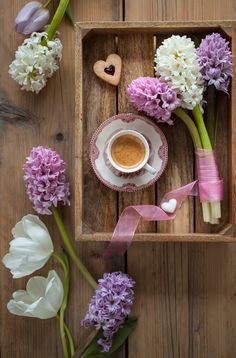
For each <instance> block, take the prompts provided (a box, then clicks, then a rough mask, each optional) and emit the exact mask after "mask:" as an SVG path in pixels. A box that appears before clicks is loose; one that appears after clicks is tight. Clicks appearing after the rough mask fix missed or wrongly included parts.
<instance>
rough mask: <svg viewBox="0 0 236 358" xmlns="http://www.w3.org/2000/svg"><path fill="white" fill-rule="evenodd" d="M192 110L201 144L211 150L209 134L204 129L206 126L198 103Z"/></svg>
mask: <svg viewBox="0 0 236 358" xmlns="http://www.w3.org/2000/svg"><path fill="white" fill-rule="evenodd" d="M192 112H193V116H194V118H195V122H196V125H197V128H198V132H199V134H200V137H201V141H202V146H203V148H204V149H209V150H211V149H212V145H211V141H210V138H209V135H208V133H207V130H206V126H205V123H204V120H203V116H202V112H201V109H200V106H199V104H198V105H196V106H195V107H194V108H193V111H192Z"/></svg>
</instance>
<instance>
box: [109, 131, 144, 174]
mask: <svg viewBox="0 0 236 358" xmlns="http://www.w3.org/2000/svg"><path fill="white" fill-rule="evenodd" d="M145 154H146V150H145V146H144V144H143V142H142V141H141V140H140V139H139V138H137V137H135V136H134V135H130V134H124V135H123V136H120V137H118V138H117V139H116V140H115V141H114V143H113V144H112V146H111V156H112V159H113V160H114V162H115V163H116V164H117V165H119V166H120V167H123V168H127V169H129V168H134V167H136V166H138V165H139V164H140V163H142V161H143V160H144V158H145Z"/></svg>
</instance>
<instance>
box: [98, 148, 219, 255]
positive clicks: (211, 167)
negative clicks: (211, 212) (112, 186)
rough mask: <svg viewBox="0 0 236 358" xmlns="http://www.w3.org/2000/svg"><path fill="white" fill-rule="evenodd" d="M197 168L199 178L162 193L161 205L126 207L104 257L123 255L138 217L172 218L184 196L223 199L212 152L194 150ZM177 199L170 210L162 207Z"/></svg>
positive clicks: (203, 199)
mask: <svg viewBox="0 0 236 358" xmlns="http://www.w3.org/2000/svg"><path fill="white" fill-rule="evenodd" d="M196 158H197V169H198V176H199V180H196V181H194V182H192V183H190V184H187V185H185V186H182V187H180V188H178V189H176V190H173V191H170V192H168V193H166V194H165V195H164V197H163V198H162V200H161V203H160V207H159V206H155V205H135V206H128V207H127V208H125V209H124V210H123V212H122V213H121V215H120V218H119V221H118V223H117V225H116V228H115V230H114V232H113V235H112V239H111V242H110V244H109V245H108V247H107V249H106V250H105V253H104V256H105V257H110V256H113V255H122V254H124V253H125V251H126V250H127V249H128V247H129V246H130V244H131V242H132V240H133V237H134V234H135V231H136V229H137V227H138V224H139V221H140V219H141V218H143V219H144V220H147V221H164V220H173V219H175V217H176V214H177V211H178V210H179V209H180V208H181V206H182V204H183V202H184V200H185V199H186V197H187V196H197V195H199V196H200V200H201V201H207V202H210V201H213V200H214V201H217V200H222V199H223V181H222V180H220V178H219V173H218V169H217V166H216V161H215V155H214V152H213V151H205V150H197V151H196ZM171 199H175V200H176V208H175V210H174V212H173V213H167V212H166V211H164V210H163V209H162V208H161V205H162V204H163V203H164V202H168V201H169V200H171Z"/></svg>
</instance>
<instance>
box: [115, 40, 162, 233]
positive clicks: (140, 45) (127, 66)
mask: <svg viewBox="0 0 236 358" xmlns="http://www.w3.org/2000/svg"><path fill="white" fill-rule="evenodd" d="M118 53H119V55H120V56H121V58H122V62H123V64H122V77H121V82H120V85H119V88H118V111H119V113H124V112H135V109H134V107H133V106H132V104H130V102H129V100H128V95H127V87H128V85H129V83H130V82H131V81H132V80H134V79H136V78H137V77H139V76H152V73H153V68H152V58H153V36H152V35H149V34H147V35H146V34H130V35H129V34H128V35H120V36H119V37H118ZM140 203H143V204H144V203H148V204H155V186H152V187H150V188H148V189H146V190H144V191H140V192H136V193H121V194H119V211H120V213H121V212H122V211H123V209H124V208H125V207H126V206H128V205H137V204H140ZM138 231H143V232H155V223H153V222H144V221H142V222H141V223H140V225H139V227H138Z"/></svg>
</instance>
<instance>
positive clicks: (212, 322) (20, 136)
mask: <svg viewBox="0 0 236 358" xmlns="http://www.w3.org/2000/svg"><path fill="white" fill-rule="evenodd" d="M24 3H25V1H24V0H13V1H11V2H7V1H6V0H4V1H2V3H1V12H0V43H1V45H2V46H1V48H2V51H0V64H1V72H0V149H1V150H0V173H1V178H0V193H1V203H2V205H1V206H0V228H1V241H0V250H1V255H3V254H4V253H5V252H6V251H7V249H8V241H9V240H10V230H11V228H12V227H13V226H14V224H15V223H16V222H17V221H18V220H19V219H20V218H21V217H22V216H23V215H25V214H26V213H28V212H32V207H31V205H30V203H29V201H28V198H27V197H26V195H25V189H24V186H23V182H22V169H21V168H22V165H23V163H24V161H25V156H26V155H27V154H28V153H29V151H30V149H31V147H32V146H35V145H38V144H43V145H49V146H52V147H54V148H55V149H56V150H58V152H59V153H60V154H61V155H62V156H63V158H64V159H65V160H66V161H67V163H68V173H69V179H70V182H71V184H72V196H73V194H74V183H73V178H74V175H73V170H74V168H73V162H74V160H73V158H74V146H73V144H74V143H73V138H74V85H73V79H74V63H73V58H74V45H73V43H74V42H73V41H74V39H73V30H72V29H71V27H70V26H69V25H68V24H66V23H65V22H64V23H63V24H62V26H61V27H60V33H61V38H62V41H63V45H64V56H63V61H62V63H61V67H60V71H58V72H57V74H56V75H55V76H54V77H53V78H52V79H51V80H50V81H49V82H48V85H47V87H46V89H45V90H43V92H42V93H41V94H40V95H38V96H35V95H31V94H28V93H24V92H21V91H20V90H19V88H18V87H17V85H16V84H15V83H14V82H13V81H12V80H10V79H9V76H8V74H7V69H8V65H9V63H10V62H11V60H12V59H13V57H14V51H15V49H16V46H17V44H20V43H21V42H22V37H21V36H20V35H17V34H15V33H14V32H13V31H12V28H13V26H11V24H13V22H14V18H15V15H16V13H17V11H18V10H19V8H20V7H21V6H22V5H23V4H24ZM55 3H56V2H55ZM124 3H125V9H124V10H125V11H124V14H125V17H126V20H130V21H133V20H134V21H138V20H147V21H151V20H187V19H188V20H193V19H234V18H235V12H236V10H235V5H234V2H233V0H225V1H224V2H223V3H222V1H221V0H209V1H208V2H206V1H203V0H200V1H193V0H189V1H187V2H186V1H185V0H180V1H176V0H161V1H156V0H126V1H125V2H124ZM72 5H73V8H74V14H75V19H76V20H77V21H83V20H84V21H99V20H105V21H111V20H118V19H119V20H122V6H121V5H122V1H116V0H89V1H87V0H79V1H75V2H72ZM233 45H234V46H235V37H234V44H233ZM234 86H235V81H234ZM234 96H235V94H234ZM233 100H234V102H235V98H233ZM52 103H53V104H54V105H52ZM55 104H56V105H55ZM232 111H233V113H235V106H234V107H233V109H232ZM232 126H233V127H234V126H235V124H234V123H232ZM59 133H60V135H58V134H59ZM61 134H62V135H61ZM61 139H62V140H61ZM232 142H235V132H234V136H233V138H232ZM230 164H231V165H232V168H233V173H234V178H235V173H236V170H235V163H230ZM9 178H11V180H9ZM231 191H232V194H233V197H234V198H235V197H236V194H235V193H236V191H235V180H234V182H233V183H232V187H231ZM73 205H74V203H73V202H72V207H71V209H68V208H67V209H66V210H63V215H64V216H65V219H66V222H67V224H68V226H69V228H70V232H71V233H72V234H73V232H74V227H73V219H74V216H73ZM43 220H45V222H46V223H47V225H48V226H49V229H50V232H51V234H52V236H53V237H55V242H58V241H59V240H58V233H57V231H56V229H55V227H54V226H53V225H52V223H51V222H52V220H51V218H43ZM112 220H113V219H112ZM232 221H233V222H235V210H232ZM107 225H108V226H109V225H110V224H109V223H108V224H107ZM57 246H58V245H57ZM77 249H78V252H79V253H80V255H81V256H82V259H83V260H84V262H85V263H86V264H87V265H88V268H89V269H90V270H91V272H92V273H93V274H94V276H95V277H96V278H98V277H99V276H101V275H102V273H103V272H104V271H105V270H116V269H123V267H124V260H123V259H116V260H112V261H111V262H104V261H103V260H102V258H101V255H102V253H103V250H104V244H97V243H93V244H91V243H84V244H81V243H80V244H77ZM235 258H236V248H235V246H234V245H233V244H220V245H219V244H179V243H178V244H173V243H164V244H159V243H155V244H146V243H145V244H134V245H133V246H132V247H131V249H130V251H129V256H128V263H127V265H128V272H129V273H130V274H131V275H132V276H133V277H134V278H135V280H136V282H137V285H136V303H135V307H134V311H133V312H134V313H136V314H137V315H139V326H138V328H137V331H136V332H135V333H134V334H133V336H132V337H131V338H130V342H129V345H128V353H129V357H127V356H126V358H143V357H145V356H147V357H150V358H212V357H214V358H234V357H235V355H236V343H235V336H236V299H235V297H236V296H235V291H236V286H235V282H236V267H235ZM48 269H49V265H47V267H45V269H44V270H43V271H42V272H43V273H44V274H46V272H47V271H48ZM58 270H59V268H58ZM24 282H25V280H16V281H12V279H11V277H10V275H9V273H8V272H7V270H5V269H4V268H3V267H2V266H1V279H0V299H1V308H0V309H1V322H0V325H1V357H2V358H12V357H16V358H29V357H34V358H41V357H44V356H45V357H52V358H54V357H55V358H58V357H59V358H60V357H61V346H60V341H59V338H58V337H59V335H58V333H59V332H58V328H57V324H56V322H54V321H53V320H50V321H39V320H31V319H26V318H18V317H12V316H10V315H9V314H8V312H7V310H6V306H5V305H6V302H7V301H8V300H9V298H10V296H11V293H12V292H13V291H14V290H16V289H18V288H23V287H24ZM91 294H92V290H91V289H90V288H89V287H88V285H87V284H86V283H85V282H84V280H83V279H82V278H81V277H80V275H78V272H77V270H72V290H71V295H70V309H69V311H68V313H67V318H68V321H69V323H70V325H71V326H72V328H73V333H74V336H75V337H76V341H77V342H78V343H81V344H83V343H84V342H85V340H86V338H87V336H88V334H89V333H88V332H87V331H86V330H84V329H81V328H79V322H80V319H81V318H82V317H83V316H84V314H85V311H86V309H87V305H88V302H89V300H90V297H91ZM45 337H46V339H45ZM112 357H113V358H124V357H125V353H124V349H123V350H122V351H120V352H118V353H117V354H113V355H112Z"/></svg>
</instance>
